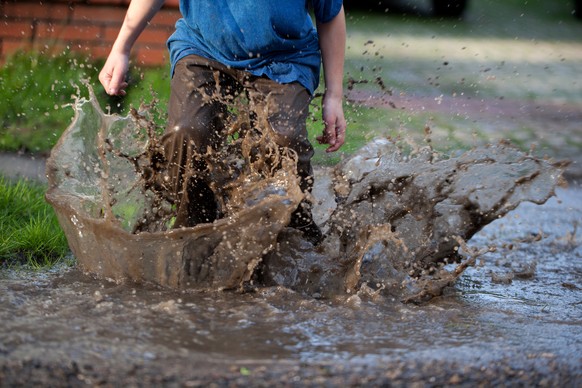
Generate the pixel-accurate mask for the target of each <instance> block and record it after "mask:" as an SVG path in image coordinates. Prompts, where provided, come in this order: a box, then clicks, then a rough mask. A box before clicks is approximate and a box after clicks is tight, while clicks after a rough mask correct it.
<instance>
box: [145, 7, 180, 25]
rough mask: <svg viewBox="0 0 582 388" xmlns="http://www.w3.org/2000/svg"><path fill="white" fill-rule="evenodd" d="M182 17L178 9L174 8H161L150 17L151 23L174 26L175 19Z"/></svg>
mask: <svg viewBox="0 0 582 388" xmlns="http://www.w3.org/2000/svg"><path fill="white" fill-rule="evenodd" d="M180 17H182V15H181V14H180V11H178V10H174V9H162V10H161V11H159V12H158V13H157V14H156V16H154V18H153V19H152V21H151V23H150V24H152V25H162V26H171V27H172V28H174V25H175V24H176V21H178V19H179V18H180Z"/></svg>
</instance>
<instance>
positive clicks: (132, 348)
mask: <svg viewBox="0 0 582 388" xmlns="http://www.w3.org/2000/svg"><path fill="white" fill-rule="evenodd" d="M78 109H79V111H81V112H82V114H79V113H78V116H77V118H76V120H77V121H76V123H77V124H78V123H79V122H81V123H83V120H82V118H83V117H85V119H88V120H89V123H90V125H89V124H87V123H86V122H85V123H84V124H80V125H76V124H73V125H72V127H71V128H70V130H68V132H67V133H68V135H67V134H66V135H65V136H64V139H65V140H63V141H62V142H61V143H60V145H59V146H57V147H56V152H55V151H53V154H52V155H51V159H50V160H49V162H48V166H49V167H48V173H49V174H48V175H49V186H50V190H49V193H48V196H47V197H48V199H49V201H50V202H51V203H52V204H53V205H54V206H55V208H56V210H57V213H58V214H59V218H60V221H61V225H63V228H64V229H65V231H66V233H67V237H68V239H69V243H70V245H71V248H72V250H73V253H74V254H75V256H76V257H77V265H76V266H74V267H73V268H70V267H64V266H63V267H60V268H55V269H52V270H50V271H38V272H31V271H27V270H3V271H2V272H1V273H0V276H1V281H0V322H1V323H0V325H1V327H2V330H1V332H0V385H2V386H15V385H35V384H37V385H55V386H86V385H90V386H95V385H103V386H149V385H167V386H199V385H209V384H216V385H219V386H237V385H253V386H274V385H283V386H339V385H342V386H344V385H350V386H373V385H386V384H391V385H417V386H439V385H456V384H460V385H464V386H474V385H485V386H488V385H511V386H523V385H540V386H548V385H549V386H572V387H574V386H577V385H578V384H579V381H580V378H581V377H582V258H581V254H582V248H581V247H580V239H581V233H580V231H579V222H580V220H581V219H582V217H581V216H582V199H581V198H582V195H581V194H582V189H580V187H579V186H576V185H573V186H571V187H569V188H565V187H557V185H558V184H559V183H560V174H561V171H562V168H563V165H561V164H555V163H551V162H549V161H544V160H540V159H537V158H534V157H532V156H530V155H527V154H523V153H521V152H519V151H517V150H515V149H514V148H512V147H511V146H509V145H507V144H499V145H495V146H488V147H482V148H476V149H474V150H471V151H469V152H467V153H464V154H462V155H458V156H454V157H450V158H443V157H442V156H441V155H438V154H436V153H435V152H434V151H433V150H432V148H431V147H430V146H424V147H418V148H415V147H412V148H413V149H412V151H411V152H410V153H409V154H406V155H405V154H402V153H400V152H399V151H400V148H399V147H396V146H395V145H394V144H393V143H392V142H389V141H386V140H385V139H384V140H377V141H374V142H372V143H370V144H369V145H368V146H367V147H365V148H364V149H363V150H362V151H360V152H359V153H358V154H356V155H355V156H354V157H353V158H350V159H348V160H346V161H344V162H343V163H342V164H341V165H340V166H337V167H335V168H331V169H318V173H317V176H316V183H317V186H316V188H315V189H314V193H313V196H314V200H315V204H316V206H315V209H314V211H315V213H314V215H315V218H316V220H317V221H318V223H319V224H320V225H321V226H322V228H323V230H324V233H325V240H324V242H323V243H322V245H321V246H319V247H313V246H312V245H311V244H310V243H308V242H306V241H304V240H303V239H302V238H301V236H300V235H299V234H298V233H296V232H294V231H293V230H290V229H289V228H286V222H288V221H287V220H288V217H289V214H290V213H291V211H292V210H293V209H294V207H295V206H296V205H297V203H298V202H299V200H300V199H301V195H300V194H298V193H297V187H296V186H297V185H296V183H295V181H294V180H293V179H291V178H290V175H285V173H287V172H289V170H288V168H286V167H285V166H283V167H284V168H283V172H282V173H279V172H276V173H274V174H272V175H267V176H265V175H264V174H265V173H264V171H259V168H258V167H257V168H256V169H251V170H252V171H242V173H240V174H238V173H237V174H231V175H232V176H234V177H235V183H236V184H232V182H230V185H226V186H229V187H231V188H232V190H231V191H229V192H225V193H222V194H223V200H224V202H223V205H224V209H226V210H227V211H226V212H225V214H226V215H225V217H224V218H223V219H221V220H218V221H216V222H215V223H214V224H213V225H211V226H209V225H200V226H196V227H194V228H186V229H182V230H172V229H167V225H168V220H169V218H164V217H166V214H165V213H164V214H162V215H161V216H160V217H157V218H156V217H154V218H150V217H152V214H150V213H148V211H149V210H148V209H150V208H151V206H152V204H154V205H155V206H158V207H159V208H163V207H164V206H165V205H164V204H160V202H159V201H158V202H156V201H157V199H156V197H155V195H154V196H152V195H149V194H148V191H147V187H146V186H143V185H142V183H143V179H144V177H145V175H144V174H143V171H144V170H148V167H150V165H148V164H147V162H148V160H147V159H148V158H146V160H145V164H143V163H144V161H143V160H142V159H140V155H141V154H142V153H143V152H144V149H146V151H147V152H150V151H151V148H148V144H147V141H146V142H145V143H144V144H143V145H140V144H141V143H133V142H131V140H132V139H135V136H133V135H131V136H129V135H127V133H126V132H123V131H124V128H128V127H130V126H129V124H128V123H129V121H127V120H125V121H119V120H117V119H113V118H111V117H106V116H104V115H103V113H102V112H100V111H99V110H98V109H96V106H95V104H93V103H91V102H90V101H89V102H87V103H81V104H80V105H79V106H78ZM80 116H81V119H80V118H79V117H80ZM79 120H80V121H79ZM132 128H133V127H132ZM427 132H429V129H427ZM133 133H135V132H133ZM142 134H143V132H142ZM126 135H127V136H126ZM67 136H69V137H68V138H67ZM94 136H97V141H94V139H95V137H94ZM113 136H115V137H113ZM146 137H147V136H146ZM113 138H115V139H121V142H122V143H123V141H127V140H130V143H129V146H128V145H127V143H126V144H125V145H123V144H121V145H119V144H114V143H112V142H110V141H108V140H107V139H113ZM247 145H248V144H247ZM247 145H245V143H244V142H243V144H242V146H241V148H243V150H244V148H245V147H246V146H247ZM91 147H92V148H91ZM115 147H118V148H117V151H115V149H116V148H115ZM140 147H142V148H140ZM143 147H145V148H143ZM266 148H267V149H268V147H266ZM120 150H121V151H120ZM271 151H272V150H269V152H271ZM271 154H272V153H271ZM247 156H248V155H247ZM242 157H243V158H244V157H245V154H244V152H243V153H242ZM84 158H86V159H84ZM130 159H131V163H128V162H127V161H128V160H130ZM75 162H76V163H75ZM232 165H240V164H239V163H232ZM232 165H231V166H225V167H223V169H222V171H223V173H222V175H220V174H219V173H220V171H219V173H217V174H219V177H220V176H229V174H227V173H224V171H234V170H228V168H230V167H232ZM263 166H264V165H261V167H263ZM267 170H268V171H269V174H271V171H272V170H271V169H270V168H267ZM237 171H238V170H237ZM257 171H259V172H260V173H259V176H258V178H257V179H255V176H254V175H252V174H254V173H256V172H257ZM245 174H246V175H245ZM261 174H262V175H261ZM281 174H283V175H281ZM239 177H243V178H244V179H240V180H237V179H238V178H239ZM245 177H246V178H245ZM264 182H266V183H264ZM144 187H145V188H144ZM554 191H555V196H554V195H553V194H554ZM154 194H155V193H154ZM148 195H149V196H148ZM534 203H536V204H534ZM133 205H137V206H133ZM167 208H169V207H167ZM136 209H137V210H136ZM156 214H157V215H159V214H160V213H156ZM153 216H155V214H154V215H153ZM141 220H146V221H148V220H149V221H148V222H150V225H152V223H153V224H154V225H155V230H154V231H147V232H143V224H142V226H139V223H140V222H141ZM152 220H153V221H152ZM227 248H228V249H227ZM135 252H138V254H136V253H135ZM202 253H204V255H202ZM188 268H189V270H186V269H188ZM193 268H194V269H196V268H198V269H200V268H203V269H204V270H199V271H194V270H192V269H193Z"/></svg>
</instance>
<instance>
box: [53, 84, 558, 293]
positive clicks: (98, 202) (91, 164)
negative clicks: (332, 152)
mask: <svg viewBox="0 0 582 388" xmlns="http://www.w3.org/2000/svg"><path fill="white" fill-rule="evenodd" d="M90 94H91V98H89V99H88V100H87V99H79V100H78V101H77V102H76V103H75V104H74V107H75V110H76V116H75V119H74V121H73V123H72V124H71V126H70V127H69V128H68V129H67V130H66V131H65V132H64V134H63V135H62V137H61V139H60V140H59V142H58V144H57V145H56V146H55V148H54V149H53V150H52V152H51V156H50V158H49V160H48V163H47V174H48V178H49V190H48V192H47V199H48V201H49V202H50V203H51V204H52V205H53V207H54V208H55V210H56V212H57V215H58V218H59V222H60V224H61V226H62V227H63V229H64V231H65V234H66V236H67V239H68V242H69V246H70V247H71V250H72V251H73V254H74V255H75V256H76V258H77V259H78V264H79V266H80V267H81V268H82V269H83V270H84V271H86V272H88V273H91V274H94V275H97V276H99V277H102V278H108V279H114V280H116V281H120V282H121V281H135V282H154V283H157V284H160V285H162V286H167V287H172V288H178V289H192V290H202V291H203V290H226V289H234V290H239V291H242V290H245V289H248V288H249V287H260V286H272V285H277V286H284V287H287V288H290V289H293V290H295V291H297V292H301V293H304V294H307V295H311V296H313V297H323V298H332V297H336V296H349V295H365V296H376V295H388V296H390V297H395V298H398V299H399V300H402V301H406V302H421V301H424V300H427V299H430V298H432V297H434V296H436V295H439V294H440V293H441V292H442V290H443V288H445V287H446V286H447V285H449V284H451V283H452V282H454V281H455V279H457V278H458V276H460V274H461V273H462V272H463V271H464V269H465V268H466V267H467V266H469V265H472V264H473V263H474V262H475V259H476V258H477V257H478V256H479V255H481V254H482V253H483V252H474V251H472V250H471V249H469V248H468V247H467V245H466V244H465V241H467V240H469V239H470V238H471V236H473V235H474V234H475V233H477V232H478V231H479V230H480V229H482V228H483V227H484V226H485V225H487V224H488V223H490V222H491V221H493V220H495V219H498V218H500V217H503V216H504V215H505V214H506V213H507V212H509V211H510V210H512V209H514V208H516V207H517V206H518V205H519V203H521V202H522V201H531V202H534V203H538V204H541V203H544V202H545V201H546V200H547V199H548V198H550V197H551V196H552V195H553V194H554V188H555V187H556V185H558V184H559V183H560V181H561V174H562V171H563V169H564V167H565V166H564V164H560V163H550V162H549V161H545V160H541V159H538V158H535V157H533V156H531V155H529V154H526V153H523V152H521V151H519V150H517V149H515V148H514V147H512V146H511V145H510V144H507V143H500V144H497V145H490V146H487V147H481V148H476V149H473V150H470V151H468V152H466V153H464V154H463V155H461V156H459V157H456V158H446V157H444V156H443V155H440V154H438V153H436V152H435V151H434V150H433V149H432V147H431V145H430V142H429V143H428V145H427V146H425V147H418V148H416V149H413V151H412V152H411V153H410V154H407V155H406V154H404V152H403V151H402V150H403V148H404V147H400V146H399V144H396V143H395V142H394V141H391V140H388V139H377V140H374V141H372V142H371V143H369V144H368V145H366V146H365V147H364V148H362V149H361V150H360V151H359V152H358V153H356V154H355V155H353V156H352V157H350V158H348V159H347V160H345V161H343V162H342V163H341V164H339V165H337V166H335V167H334V168H326V169H319V170H318V173H317V174H316V182H315V188H314V191H313V196H314V197H315V198H314V218H315V221H316V222H317V223H318V224H319V225H320V227H321V228H322V230H323V231H324V234H325V239H324V241H323V242H322V243H321V244H320V245H319V246H317V247H314V246H313V245H312V244H311V243H309V242H308V241H307V240H305V239H304V238H303V235H302V234H301V233H300V232H298V231H297V230H295V229H292V228H289V227H287V225H288V224H289V221H290V217H291V214H292V212H293V211H294V210H295V209H296V208H297V206H298V205H299V203H300V202H301V201H302V200H303V199H304V196H305V194H304V193H302V192H301V190H300V188H299V184H298V182H299V181H298V178H297V175H296V169H295V159H294V155H293V154H292V153H286V152H285V150H280V149H279V148H278V147H277V146H276V145H274V141H273V139H272V137H270V136H269V132H268V130H265V128H252V130H249V129H250V127H249V125H248V123H244V122H243V123H238V124H236V125H234V126H233V131H232V133H231V135H232V136H231V141H229V142H226V143H225V145H224V146H223V149H221V150H218V151H213V152H214V153H212V154H209V155H206V157H207V158H208V160H209V161H212V162H213V167H212V168H211V169H210V173H211V175H212V179H213V182H214V184H213V185H212V188H213V191H215V194H217V197H218V198H219V201H221V209H222V213H223V214H222V217H221V218H219V219H218V220H216V221H214V222H213V223H206V224H198V225H196V226H194V227H191V228H180V229H172V228H171V223H172V217H173V211H174V208H173V204H172V203H171V201H168V200H167V199H165V198H164V195H163V192H162V191H160V190H159V187H156V185H154V184H152V180H151V179H152V176H155V175H156V174H157V175H160V174H161V176H163V171H159V166H158V165H157V164H156V163H157V161H158V159H157V157H158V156H159V154H160V150H159V142H158V141H157V136H156V134H155V131H154V130H153V129H152V126H151V124H150V123H149V122H148V120H147V116H146V115H144V114H142V113H137V112H134V113H133V114H132V115H129V116H127V117H121V116H118V115H107V114H104V113H103V112H102V110H101V109H100V107H99V106H98V104H97V102H96V99H95V97H94V96H93V93H92V91H91V90H90ZM241 117H242V118H243V119H244V115H241ZM258 122H259V123H261V120H259V121H258ZM263 124H264V121H263ZM241 128H242V129H244V131H241V130H240V129H241ZM426 134H427V136H429V134H430V130H427V133H426ZM275 167H276V168H275ZM73 220H74V221H73ZM80 224H82V225H83V233H82V234H80V233H79V225H80Z"/></svg>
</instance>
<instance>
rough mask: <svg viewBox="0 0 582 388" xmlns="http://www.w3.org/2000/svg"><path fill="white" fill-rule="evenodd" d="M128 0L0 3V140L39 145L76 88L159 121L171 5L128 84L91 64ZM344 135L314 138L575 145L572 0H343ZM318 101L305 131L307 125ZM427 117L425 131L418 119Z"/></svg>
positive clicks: (576, 48)
mask: <svg viewBox="0 0 582 388" xmlns="http://www.w3.org/2000/svg"><path fill="white" fill-rule="evenodd" d="M128 3H129V0H93V1H88V0H86V1H59V0H56V1H44V2H42V3H41V2H38V1H27V0H23V1H7V0H2V1H1V2H0V7H1V8H0V9H1V12H0V15H2V24H1V27H0V28H1V30H0V42H1V46H0V47H1V51H0V59H1V64H0V93H2V94H3V95H2V96H1V101H2V103H1V105H0V120H1V126H0V150H2V151H7V152H19V153H34V154H41V155H42V154H45V155H46V153H47V152H48V151H49V150H50V149H51V147H52V146H53V145H54V144H55V142H56V141H57V139H58V138H59V136H60V134H61V133H62V131H63V130H64V129H65V128H66V127H67V125H68V124H69V123H70V121H71V119H72V117H73V110H72V109H71V108H70V107H69V106H68V104H70V103H72V102H73V101H74V98H75V96H79V95H81V96H87V91H86V88H85V87H84V86H83V80H87V81H88V83H89V84H90V85H92V86H93V87H94V89H95V91H96V92H97V94H98V96H99V99H100V101H101V105H102V106H103V108H104V109H105V110H106V111H108V112H119V113H121V114H126V113H127V111H128V109H129V108H130V107H131V106H136V107H137V106H139V105H140V103H142V102H149V101H151V100H152V99H153V98H154V97H155V98H156V99H157V100H159V103H158V107H159V110H158V112H157V116H156V117H157V120H158V123H159V126H160V130H163V123H164V109H165V101H166V100H167V96H168V92H169V70H168V65H167V54H166V49H165V40H166V39H167V37H168V35H169V34H170V33H171V31H172V28H173V24H174V22H175V20H176V19H177V18H178V17H179V13H178V10H177V1H173V0H172V1H168V2H167V3H166V6H165V7H164V9H163V10H162V11H161V12H160V13H159V14H158V15H157V16H156V18H155V19H154V20H153V21H152V23H151V25H150V26H149V27H148V29H147V30H146V32H145V33H144V34H143V35H142V36H141V37H140V40H139V41H138V43H137V44H136V46H135V50H134V60H133V62H132V69H131V74H130V83H131V87H130V89H129V94H128V96H127V97H125V98H123V99H119V98H109V97H107V96H106V95H105V94H104V93H103V92H102V91H101V89H100V85H99V84H98V82H97V74H98V72H99V70H100V67H101V65H102V63H103V59H104V58H105V57H106V55H107V53H108V52H109V48H110V45H111V42H112V41H113V39H115V36H116V34H117V31H118V29H119V26H120V25H121V22H122V21H123V17H124V14H125V10H126V7H127V4H128ZM345 8H346V14H347V23H348V47H347V52H346V66H345V91H346V114H347V116H348V123H349V129H348V131H349V133H348V136H349V137H348V143H347V145H346V146H345V147H344V148H343V149H342V152H341V153H338V154H334V155H326V154H325V153H323V152H321V149H318V153H317V155H316V162H317V163H322V164H333V163H336V162H337V161H338V160H340V159H341V158H342V156H343V155H345V154H346V153H351V152H353V151H354V150H356V149H359V148H360V147H361V146H362V145H363V144H365V143H366V142H367V141H368V140H370V139H372V138H374V137H377V136H389V137H392V138H405V139H408V140H407V141H411V142H423V141H424V139H425V136H426V133H427V132H430V134H431V138H432V144H433V146H434V147H435V148H437V149H438V150H440V151H442V152H445V153H449V154H450V153H455V152H460V151H462V150H465V149H467V148H469V147H472V146H474V145H478V144H483V143H487V142H495V141H497V140H499V139H508V140H510V141H512V142H513V143H514V144H516V145H517V146H518V147H520V148H522V149H532V150H534V152H536V153H538V154H541V155H546V154H547V155H549V156H552V157H556V158H570V159H577V158H579V156H578V155H580V154H581V152H580V151H581V150H582V135H581V133H582V128H581V124H580V123H582V113H581V112H582V87H581V86H582V85H581V84H580V80H579V78H580V74H581V73H582V22H581V20H580V1H573V0H556V1H544V0H479V1H476V0H390V1H387V0H358V1H355V0H347V1H346V2H345ZM318 105H319V100H318V99H317V98H316V100H315V101H314V104H313V120H312V121H311V122H310V131H311V133H312V136H315V135H316V134H317V133H319V132H320V131H321V122H320V121H319V118H318V111H319V107H318ZM428 128H430V131H428Z"/></svg>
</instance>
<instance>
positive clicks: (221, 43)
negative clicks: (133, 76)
mask: <svg viewBox="0 0 582 388" xmlns="http://www.w3.org/2000/svg"><path fill="white" fill-rule="evenodd" d="M163 3H164V1H163V0H133V1H132V2H131V3H130V5H129V8H128V10H127V14H126V16H125V20H124V22H123V25H122V27H121V30H120V31H119V35H118V36H117V39H116V40H115V42H114V44H113V47H112V50H111V53H110V54H109V57H108V58H107V61H106V63H105V65H104V67H103V69H102V70H101V73H100V74H99V80H100V81H101V83H102V85H103V87H104V88H105V90H106V91H107V93H109V94H110V95H124V94H125V90H124V89H125V88H126V87H127V83H126V82H125V81H124V79H125V75H126V73H127V70H128V64H129V56H130V51H131V48H132V46H133V44H134V42H135V41H136V39H137V38H138V36H139V35H140V33H141V32H142V31H143V30H144V28H145V27H146V25H147V23H148V22H149V21H150V20H151V18H152V17H153V16H154V15H155V13H156V12H157V11H158V10H159V9H160V8H161V6H162V5H163ZM308 3H309V4H311V5H312V8H313V14H314V16H315V20H316V27H314V25H313V22H312V18H311V16H310V13H309V9H308ZM180 11H181V13H182V18H181V19H180V20H178V22H177V23H176V31H175V32H174V33H173V34H172V36H171V37H170V38H169V40H168V48H169V51H170V58H171V71H172V81H171V92H170V100H169V103H168V126H167V129H166V134H165V135H164V137H163V138H162V144H163V146H164V152H165V155H166V159H167V160H168V161H169V173H170V174H169V175H170V186H171V192H172V193H170V194H172V195H174V198H175V200H176V204H177V208H178V211H177V216H176V222H175V227H181V226H193V225H195V224H197V223H200V222H212V221H213V220H214V219H216V217H217V214H218V209H217V205H216V201H215V200H214V199H213V193H212V191H211V190H210V188H209V187H208V185H207V183H206V182H204V179H202V178H201V177H202V174H198V176H194V177H191V176H188V177H185V176H184V174H183V173H184V171H187V170H188V169H189V168H192V167H194V169H197V170H200V171H202V170H203V169H204V166H201V165H199V164H200V162H196V161H195V160H194V158H193V157H192V156H193V155H195V154H196V153H200V152H202V153H204V151H205V150H206V149H207V147H208V146H210V147H216V146H217V145H218V144H219V143H220V141H221V138H222V137H223V133H224V129H225V127H224V125H225V123H224V118H225V116H226V109H227V105H226V103H225V101H228V98H225V97H229V96H230V97H234V96H236V95H239V94H240V93H245V94H246V96H247V97H248V99H249V101H251V102H252V103H253V105H254V106H266V107H267V115H268V122H269V124H270V125H271V126H272V128H273V130H274V131H275V133H276V134H277V139H276V141H277V143H278V144H279V145H280V146H284V147H289V148H291V149H293V150H294V151H295V152H296V153H297V155H298V164H297V170H298V174H299V176H300V178H301V188H302V190H304V191H309V190H311V185H312V174H313V171H312V167H311V157H312V156H313V147H312V145H311V144H310V142H309V140H308V138H307V129H306V120H307V115H308V106H309V103H310V101H311V98H312V96H313V93H314V91H315V89H316V88H317V85H318V82H319V70H320V65H321V62H323V70H324V81H325V93H324V96H323V102H322V104H323V110H322V118H323V121H324V123H325V128H324V131H323V134H322V135H320V136H318V137H317V140H318V142H319V143H321V144H328V145H329V147H328V148H327V150H326V151H327V152H334V151H337V150H338V149H339V148H340V147H341V146H342V144H343V143H344V140H345V130H346V121H345V118H344V113H343V107H342V100H343V90H342V81H343V64H344V51H345V40H346V25H345V16H344V10H343V4H342V1H341V0H310V1H306V0H287V1H281V2H276V1H272V0H181V1H180ZM215 96H220V98H214V97H215ZM209 97H212V98H209ZM265 104H266V105H265ZM197 164H198V165H197ZM290 226H293V227H296V228H298V229H300V230H301V231H302V232H303V233H304V235H305V237H306V238H307V239H308V240H310V241H312V242H313V243H314V244H317V243H318V242H319V241H320V240H321V237H322V236H321V232H320V231H319V228H318V227H317V225H316V224H315V223H314V222H313V219H312V217H311V210H310V206H309V203H308V202H307V201H304V202H303V203H302V205H301V206H300V207H299V208H298V209H297V210H296V211H295V212H294V213H293V215H292V218H291V224H290Z"/></svg>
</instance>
